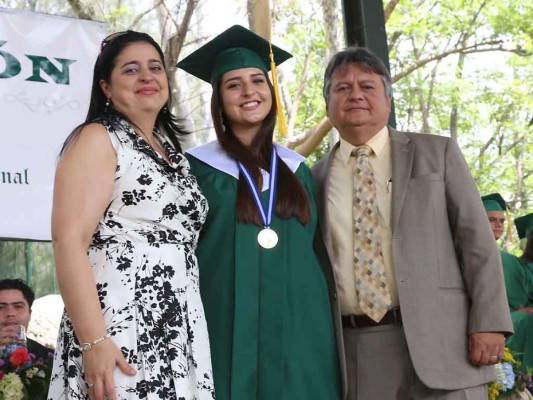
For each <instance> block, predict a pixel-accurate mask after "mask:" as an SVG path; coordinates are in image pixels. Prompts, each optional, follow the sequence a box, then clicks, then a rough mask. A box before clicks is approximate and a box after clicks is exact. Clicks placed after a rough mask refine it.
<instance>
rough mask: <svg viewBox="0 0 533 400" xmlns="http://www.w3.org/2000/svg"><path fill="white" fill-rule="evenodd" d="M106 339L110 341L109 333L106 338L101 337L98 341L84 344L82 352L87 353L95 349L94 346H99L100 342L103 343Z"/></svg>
mask: <svg viewBox="0 0 533 400" xmlns="http://www.w3.org/2000/svg"><path fill="white" fill-rule="evenodd" d="M106 339H109V334H108V333H106V334H105V335H104V336H102V337H99V338H98V339H96V340H94V341H92V342H86V343H83V344H82V345H81V350H82V351H85V352H87V351H90V350H91V349H92V348H93V346H94V345H96V344H98V343H100V342H103V341H104V340H106Z"/></svg>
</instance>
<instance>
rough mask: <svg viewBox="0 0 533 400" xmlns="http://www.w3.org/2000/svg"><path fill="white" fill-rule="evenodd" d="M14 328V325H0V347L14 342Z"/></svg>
mask: <svg viewBox="0 0 533 400" xmlns="http://www.w3.org/2000/svg"><path fill="white" fill-rule="evenodd" d="M15 338H16V335H15V326H14V325H8V326H5V325H0V347H2V346H5V345H6V344H10V343H13V342H14V341H15Z"/></svg>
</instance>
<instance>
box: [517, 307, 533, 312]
mask: <svg viewBox="0 0 533 400" xmlns="http://www.w3.org/2000/svg"><path fill="white" fill-rule="evenodd" d="M516 311H520V312H525V313H527V314H533V307H524V306H520V307H518V308H517V310H516Z"/></svg>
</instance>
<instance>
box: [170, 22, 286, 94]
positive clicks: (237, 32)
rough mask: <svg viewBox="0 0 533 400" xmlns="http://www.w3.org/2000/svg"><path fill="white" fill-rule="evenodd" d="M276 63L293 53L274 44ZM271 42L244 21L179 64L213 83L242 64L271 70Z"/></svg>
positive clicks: (241, 66) (242, 66)
mask: <svg viewBox="0 0 533 400" xmlns="http://www.w3.org/2000/svg"><path fill="white" fill-rule="evenodd" d="M272 53H273V54H274V62H275V64H276V65H279V64H281V63H282V62H284V61H286V60H288V59H289V58H291V57H292V55H291V54H290V53H288V52H286V51H285V50H282V49H280V48H279V47H277V46H274V45H272ZM270 61H271V60H270V43H269V41H268V40H265V39H263V38H262V37H261V36H259V35H257V34H255V33H254V32H252V31H250V30H248V29H246V28H244V27H243V26H240V25H233V26H232V27H231V28H229V29H227V30H225V31H224V32H222V33H221V34H220V35H218V36H217V37H215V38H214V39H212V40H211V41H209V42H207V43H206V44H204V45H203V46H202V47H200V48H199V49H198V50H196V51H195V52H193V53H191V54H189V55H188V56H187V57H185V58H184V59H183V60H181V61H180V62H178V64H177V65H176V66H177V67H178V68H181V69H183V70H185V71H187V72H188V73H190V74H192V75H194V76H196V77H197V78H200V79H202V80H204V81H206V82H208V83H211V84H212V85H213V84H215V83H216V82H217V80H218V78H220V76H221V75H222V74H224V73H226V72H228V71H233V70H235V69H240V68H251V67H255V68H259V69H261V70H263V71H265V72H268V71H269V70H270V68H271V67H270Z"/></svg>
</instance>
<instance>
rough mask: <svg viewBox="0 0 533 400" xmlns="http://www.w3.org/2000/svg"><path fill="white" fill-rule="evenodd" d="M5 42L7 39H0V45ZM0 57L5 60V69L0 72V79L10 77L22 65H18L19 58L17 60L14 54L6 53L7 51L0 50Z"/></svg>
mask: <svg viewBox="0 0 533 400" xmlns="http://www.w3.org/2000/svg"><path fill="white" fill-rule="evenodd" d="M6 43H7V41H5V40H0V47H2V46H3V45H4V44H6ZM0 57H4V61H5V62H6V67H5V69H4V70H3V71H2V72H0V79H3V78H12V77H14V76H17V75H18V74H19V73H20V70H21V69H22V67H21V65H20V62H19V60H17V58H16V57H15V56H14V55H12V54H10V53H8V52H7V51H0Z"/></svg>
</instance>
